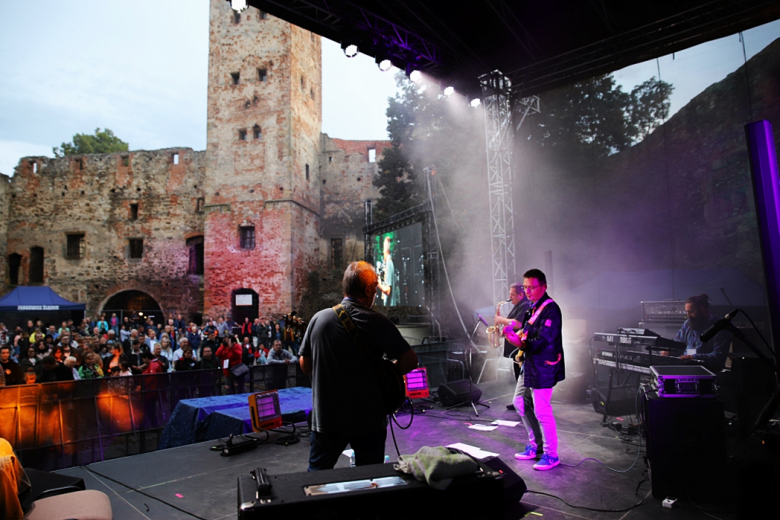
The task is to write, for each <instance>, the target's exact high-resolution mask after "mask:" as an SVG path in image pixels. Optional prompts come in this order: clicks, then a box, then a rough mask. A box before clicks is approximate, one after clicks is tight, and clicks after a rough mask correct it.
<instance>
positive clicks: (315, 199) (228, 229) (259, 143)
mask: <svg viewBox="0 0 780 520" xmlns="http://www.w3.org/2000/svg"><path fill="white" fill-rule="evenodd" d="M210 35H211V37H210V47H209V87H208V88H209V95H208V136H207V142H208V144H207V152H206V155H207V164H208V168H207V172H208V173H207V182H206V214H207V216H206V223H205V228H206V239H205V246H204V253H205V269H206V286H205V299H204V308H205V312H206V313H208V314H229V313H230V311H231V305H232V301H231V294H232V293H233V291H235V290H236V289H241V288H247V289H252V290H253V291H255V292H256V293H257V294H258V297H259V302H260V310H261V312H262V313H273V314H277V313H283V312H288V311H290V310H291V309H293V308H298V307H299V306H300V305H301V301H302V299H303V295H304V292H305V291H306V290H307V287H308V278H309V273H310V272H312V271H316V269H317V255H318V253H317V247H318V243H317V240H316V237H317V236H318V226H319V207H318V206H319V197H320V190H319V182H318V181H319V174H318V171H319V165H318V158H319V149H318V145H319V138H320V128H321V112H322V110H321V47H320V39H319V38H318V37H312V35H311V33H309V32H308V31H304V30H302V29H300V28H297V27H294V26H291V25H290V24H287V23H286V22H283V21H282V20H279V19H277V18H274V17H272V16H270V15H268V16H266V17H262V16H261V13H260V11H258V10H257V9H254V8H249V9H247V10H246V11H244V12H243V13H242V14H241V19H240V22H238V23H236V19H235V15H234V14H233V12H232V11H231V10H230V6H229V4H228V3H227V2H222V1H219V0H212V2H211V16H210ZM259 70H264V71H265V77H264V78H262V77H261V74H260V72H259ZM236 78H238V79H237V80H236ZM255 125H257V126H255ZM256 128H257V129H259V133H257V132H256V131H255V129H256ZM242 131H245V132H246V135H245V136H244V135H243V134H242V133H241V132H242ZM250 227H254V232H255V245H254V247H253V248H242V247H241V240H240V234H241V229H242V228H250Z"/></svg>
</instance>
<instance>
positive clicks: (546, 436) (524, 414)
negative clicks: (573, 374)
mask: <svg viewBox="0 0 780 520" xmlns="http://www.w3.org/2000/svg"><path fill="white" fill-rule="evenodd" d="M552 393H553V389H552V388H528V387H526V386H525V381H524V378H523V375H522V374H521V375H520V377H518V378H517V386H516V387H515V397H514V400H513V402H514V405H515V410H517V413H518V414H519V415H520V419H521V420H522V421H523V425H524V426H525V429H526V430H527V431H528V444H530V445H531V446H533V447H534V449H536V448H537V447H538V440H539V435H540V434H541V436H542V442H543V443H544V453H546V454H547V455H549V456H551V457H557V456H558V431H557V428H556V426H555V417H554V416H553V409H552V403H551V400H552Z"/></svg>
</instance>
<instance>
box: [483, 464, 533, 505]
mask: <svg viewBox="0 0 780 520" xmlns="http://www.w3.org/2000/svg"><path fill="white" fill-rule="evenodd" d="M482 463H483V464H485V465H486V466H487V467H489V468H490V469H492V470H495V471H498V472H499V473H501V474H502V475H503V476H504V511H505V512H506V511H507V510H508V509H510V508H513V507H515V506H517V505H518V504H519V502H520V501H521V500H522V499H523V495H525V492H526V491H527V490H528V487H527V486H526V485H525V481H524V480H523V478H522V477H521V476H520V475H518V474H517V473H515V472H514V470H513V469H512V468H510V467H509V466H507V465H506V463H505V462H504V461H503V460H501V459H499V458H498V457H488V458H486V459H484V460H482ZM518 518H519V516H518Z"/></svg>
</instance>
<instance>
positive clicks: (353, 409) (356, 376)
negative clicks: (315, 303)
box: [300, 262, 417, 471]
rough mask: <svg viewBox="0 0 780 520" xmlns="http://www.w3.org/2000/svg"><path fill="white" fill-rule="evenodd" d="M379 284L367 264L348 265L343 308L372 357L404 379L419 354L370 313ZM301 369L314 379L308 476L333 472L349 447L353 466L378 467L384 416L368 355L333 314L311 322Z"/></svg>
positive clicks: (383, 319)
mask: <svg viewBox="0 0 780 520" xmlns="http://www.w3.org/2000/svg"><path fill="white" fill-rule="evenodd" d="M378 285H379V284H378V279H377V275H376V271H374V268H373V267H372V266H371V264H368V263H366V262H352V263H351V264H350V265H349V267H347V270H346V272H345V273H344V280H343V287H344V299H343V300H342V302H341V305H342V306H343V307H344V309H345V310H346V311H347V313H348V314H349V317H350V318H351V320H352V322H353V323H354V324H355V327H356V328H357V330H358V334H359V335H360V336H362V337H363V338H364V340H365V343H366V344H367V345H368V346H369V348H370V349H371V350H372V352H371V356H376V357H377V358H379V357H381V356H382V355H383V354H386V355H387V357H388V358H389V359H393V360H396V361H395V363H396V366H397V367H398V369H399V371H400V372H401V373H402V374H406V373H408V372H411V371H412V370H414V369H415V368H417V354H416V353H415V352H414V350H412V349H411V347H410V346H409V343H407V342H406V340H405V339H404V338H403V336H401V333H400V332H399V331H398V329H397V328H396V327H395V325H393V324H392V323H391V322H390V320H388V319H387V318H386V317H385V316H383V315H382V314H380V313H378V312H375V311H373V310H371V307H372V305H373V303H374V299H375V297H376V290H377V286H378ZM300 365H301V369H302V370H303V371H304V373H306V374H311V376H312V402H313V408H312V426H311V429H312V434H311V450H310V452H309V471H315V470H321V469H330V468H333V466H335V464H336V461H338V458H339V455H340V454H341V452H342V451H343V450H344V448H346V447H347V444H349V445H350V446H351V447H352V449H353V450H354V451H355V464H356V465H358V466H362V465H366V464H381V463H382V461H383V460H384V455H385V439H386V437H387V416H386V415H385V411H384V408H383V404H382V403H383V401H382V397H381V394H380V387H379V384H378V382H377V381H376V376H375V375H374V372H373V370H372V368H371V365H370V364H369V360H368V359H367V358H366V355H365V354H364V352H363V351H362V350H361V349H360V348H359V347H358V346H357V345H356V344H355V342H354V341H353V339H352V337H351V336H350V334H349V333H348V332H347V331H346V329H345V328H344V326H343V325H342V324H341V321H339V318H338V316H337V315H336V312H335V311H334V310H333V309H324V310H321V311H320V312H318V313H317V314H315V315H314V317H313V318H312V319H311V322H310V323H309V327H308V329H307V330H306V335H305V336H304V338H303V345H302V347H301V356H300ZM345 399H349V405H348V406H347V405H346V403H345Z"/></svg>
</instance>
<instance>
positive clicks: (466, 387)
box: [439, 379, 482, 406]
mask: <svg viewBox="0 0 780 520" xmlns="http://www.w3.org/2000/svg"><path fill="white" fill-rule="evenodd" d="M469 393H470V395H469ZM480 397H482V390H480V389H479V387H477V385H475V384H474V383H472V382H471V381H469V380H468V379H461V380H460V381H452V382H449V383H442V384H441V385H439V399H441V402H442V404H443V405H444V406H456V405H459V404H463V403H473V402H476V401H479V398H480Z"/></svg>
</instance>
